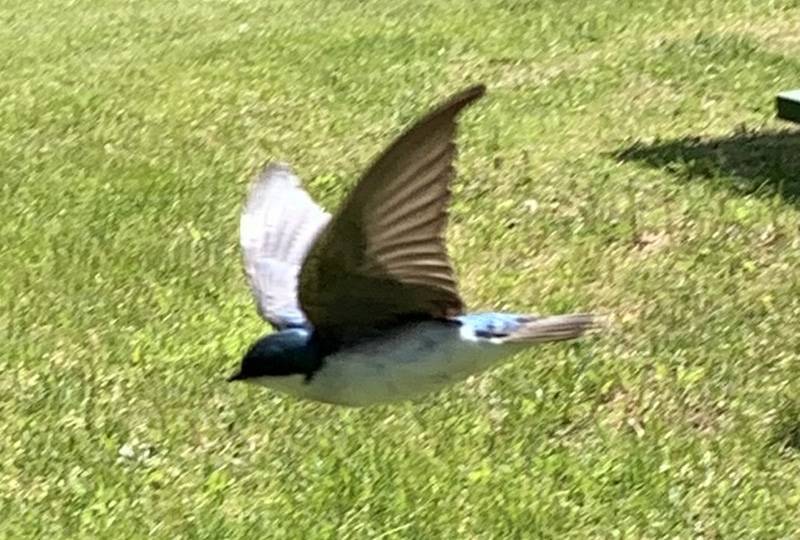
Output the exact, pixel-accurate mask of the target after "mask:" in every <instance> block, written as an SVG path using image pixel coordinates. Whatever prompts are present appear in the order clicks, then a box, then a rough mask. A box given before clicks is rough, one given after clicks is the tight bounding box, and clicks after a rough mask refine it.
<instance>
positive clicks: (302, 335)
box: [228, 328, 321, 382]
mask: <svg viewBox="0 0 800 540" xmlns="http://www.w3.org/2000/svg"><path fill="white" fill-rule="evenodd" d="M320 362H321V359H320V357H319V355H318V353H317V348H316V347H315V346H314V344H313V342H312V340H311V335H310V333H309V332H308V331H307V330H305V329H299V328H293V329H289V330H282V331H280V332H275V333H273V334H268V335H266V336H264V337H262V338H260V339H258V340H257V341H256V342H255V343H253V344H252V345H251V346H250V348H249V349H248V350H247V352H246V353H245V355H244V357H243V358H242V362H241V364H240V366H239V371H237V372H236V373H234V374H233V375H231V376H230V377H228V381H248V382H257V381H263V379H264V378H272V377H287V376H291V375H298V374H300V375H305V376H310V375H311V374H312V373H313V372H314V370H315V369H317V367H319V365H320Z"/></svg>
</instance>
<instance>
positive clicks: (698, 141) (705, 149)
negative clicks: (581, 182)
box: [613, 129, 800, 204]
mask: <svg viewBox="0 0 800 540" xmlns="http://www.w3.org/2000/svg"><path fill="white" fill-rule="evenodd" d="M613 156H614V157H615V158H617V159H619V160H621V161H641V162H644V163H646V164H647V165H649V166H651V167H658V168H661V169H665V170H667V171H669V172H671V173H672V174H675V175H676V176H679V177H681V178H684V179H686V180H696V179H720V180H722V181H724V182H725V183H726V184H728V185H729V187H731V188H732V189H734V190H736V191H739V192H741V193H755V194H758V195H764V196H770V195H773V194H776V193H777V194H780V195H781V196H782V197H783V198H784V199H785V200H787V201H789V202H792V203H794V204H800V131H797V130H796V129H795V130H792V129H786V130H780V131H766V132H742V133H735V134H733V135H729V136H725V137H717V138H712V139H703V138H700V137H687V138H682V139H675V140H672V141H656V142H655V143H652V144H643V143H635V144H634V145H632V146H630V147H628V148H624V149H621V150H619V151H617V152H615V153H613Z"/></svg>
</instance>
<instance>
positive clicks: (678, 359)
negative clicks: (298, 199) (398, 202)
mask: <svg viewBox="0 0 800 540" xmlns="http://www.w3.org/2000/svg"><path fill="white" fill-rule="evenodd" d="M583 4H585V7H581V6H582V5H583ZM798 20H800V3H798V2H797V0H783V1H781V0H770V1H763V2H751V1H746V0H724V1H723V0H714V1H708V2H693V1H690V0H667V1H665V0H657V1H656V0H653V1H650V0H645V1H639V2H632V1H620V0H615V1H610V0H595V1H592V2H573V3H565V2H556V1H554V0H539V1H529V2H502V1H499V0H493V1H490V0H476V1H475V2H466V1H462V2H459V1H456V0H443V1H440V2H439V1H437V2H411V1H389V0H380V1H377V0H376V1H372V2H354V1H334V2H299V1H298V2H290V1H283V2H279V1H270V2H266V1H264V2H253V1H247V2H225V3H223V2H202V1H193V2H186V1H181V2H176V3H166V2H154V1H141V2H126V1H122V0H108V1H104V2H89V1H85V0H76V1H72V2H69V3H66V2H65V3H62V2H46V1H44V0H34V1H27V0H26V1H20V0H17V1H14V0H3V1H0V51H2V53H3V54H2V55H0V73H2V77H0V156H2V159H0V216H2V219H0V306H2V307H0V370H1V371H2V377H0V396H2V399H1V400H0V417H1V418H2V422H0V486H2V488H0V501H1V502H0V537H5V538H77V537H84V538H137V537H145V536H151V537H156V538H298V539H299V538H378V537H380V538H518V537H525V538H535V537H554V538H588V537H596V538H611V537H622V538H662V537H680V538H697V537H705V538H711V537H722V538H779V537H785V538H786V537H792V536H794V535H795V534H796V532H797V531H798V530H800V513H798V512H797V508H798V507H800V352H798V351H800V332H798V331H797V325H798V320H800V273H799V272H800V270H798V269H799V268H800V208H799V207H798V205H800V157H799V156H800V133H798V131H797V129H796V128H791V127H790V125H789V124H782V123H779V122H777V121H774V120H773V119H772V118H773V115H774V111H773V106H774V104H773V98H774V95H775V93H776V92H777V91H779V90H784V89H787V88H794V87H797V85H798V82H799V81H798V76H800V75H798V74H800V60H798V58H800V41H799V40H798V38H797V21H798ZM476 81H484V82H486V83H487V84H488V85H489V88H490V94H489V96H488V97H487V98H486V99H484V100H483V101H482V102H480V103H479V104H478V105H477V106H475V107H473V108H471V109H470V110H469V112H468V113H467V114H465V116H464V118H463V124H462V129H461V131H460V138H459V140H460V147H461V154H460V158H459V163H458V169H459V178H458V180H457V181H456V184H455V186H454V190H455V200H454V202H453V206H452V223H451V227H450V229H449V238H450V248H451V253H452V255H453V258H454V260H455V263H456V266H457V268H458V272H459V276H460V280H461V284H462V289H463V294H464V296H465V298H466V300H467V302H468V303H469V304H470V305H471V306H472V307H474V308H476V309H486V308H497V309H515V310H524V311H539V312H560V311H567V310H582V309H593V310H598V311H603V312H607V313H610V314H611V315H612V320H613V325H612V329H611V330H610V331H609V332H607V333H606V334H605V335H603V336H601V337H599V338H593V339H590V340H586V341H584V342H581V343H577V344H572V345H558V346H550V347H547V348H541V349H538V350H533V351H531V352H530V353H529V354H525V355H521V356H520V357H518V358H517V359H515V360H514V361H513V362H510V363H508V364H506V365H505V366H503V367H502V368H499V369H496V370H494V371H492V372H489V373H487V374H485V375H484V376H482V377H479V378H476V379H474V380H471V381H468V382H467V383H465V384H461V385H458V386H455V387H453V388H452V389H451V390H448V391H446V392H444V393H441V394H438V395H434V396H430V397H428V398H426V399H423V400H421V401H419V402H418V403H412V404H403V405H399V406H392V407H379V408H372V409H365V410H349V409H339V408H333V407H329V406H325V405H319V404H313V403H305V402H299V401H296V400H294V399H290V398H284V397H282V396H279V395H276V394H274V393H271V392H269V391H266V390H261V389H258V388H251V387H246V386H243V385H228V384H226V383H225V382H224V378H225V377H226V376H227V375H228V374H229V373H230V372H231V371H232V370H233V369H234V367H235V366H236V364H237V362H238V359H239V357H240V354H241V353H242V351H243V350H244V348H245V347H246V346H247V345H248V344H249V343H250V341H251V340H253V339H254V338H255V337H257V336H259V335H260V334H262V333H264V332H265V331H266V327H265V325H264V324H263V323H262V321H260V320H259V318H258V316H257V315H256V312H255V309H254V308H253V306H252V302H251V299H250V297H249V293H248V290H247V287H246V284H245V281H244V278H243V276H242V272H241V269H240V262H239V253H238V247H237V233H238V211H239V206H240V204H241V202H242V198H243V196H244V193H245V189H246V185H247V182H248V180H249V176H250V174H251V172H252V171H253V170H254V169H255V167H257V166H258V165H259V164H260V163H262V162H264V161H266V160H271V159H283V160H287V161H290V162H292V163H293V164H294V165H295V166H296V168H297V170H298V171H299V173H300V174H301V175H302V177H303V178H304V179H305V180H306V182H307V185H308V186H309V189H310V190H311V191H312V192H313V193H314V195H315V196H316V197H317V198H319V199H320V200H321V201H322V202H323V203H324V204H325V205H327V206H328V207H333V206H335V204H336V203H337V202H338V201H339V200H341V197H342V196H343V194H344V193H345V192H346V190H347V189H348V188H349V187H350V186H352V185H353V182H354V181H355V180H356V178H357V175H358V173H359V171H361V170H363V168H364V167H365V165H366V164H367V163H368V162H369V160H370V159H371V158H372V156H373V155H374V154H375V153H376V152H377V151H379V150H380V149H381V148H382V147H383V146H384V145H385V144H386V143H387V142H388V141H389V140H391V138H392V137H393V136H395V135H396V134H398V133H399V132H400V130H401V129H402V127H404V126H406V125H408V123H409V122H411V121H412V119H414V118H415V117H417V116H418V115H420V114H421V113H422V112H424V111H425V110H427V108H428V107H429V106H430V105H431V104H433V103H435V102H436V101H438V100H440V99H441V98H443V97H445V96H446V95H448V94H450V93H452V92H454V91H456V90H458V89H460V88H462V87H464V86H466V85H467V84H469V83H472V82H476Z"/></svg>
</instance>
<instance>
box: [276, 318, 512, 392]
mask: <svg viewBox="0 0 800 540" xmlns="http://www.w3.org/2000/svg"><path fill="white" fill-rule="evenodd" d="M460 331H461V329H460V328H459V327H458V326H456V325H445V324H442V323H438V322H424V323H419V324H416V325H413V326H409V327H407V328H406V329H405V330H403V331H402V332H399V333H397V334H395V335H393V336H391V337H388V338H386V339H381V340H379V341H373V342H369V343H366V344H363V345H360V346H358V347H356V348H353V349H349V350H347V351H346V352H343V353H338V354H334V355H331V356H329V357H328V358H326V359H325V364H324V366H323V367H322V368H321V369H320V370H319V371H317V372H316V373H315V374H314V375H313V377H312V379H311V381H308V382H305V381H302V380H301V378H297V379H296V380H295V381H293V382H292V383H290V386H291V387H290V388H284V390H286V391H289V392H290V393H292V394H295V395H300V396H301V397H305V398H308V399H315V400H318V401H325V402H329V403H338V404H343V405H354V406H362V405H371V404H375V403H385V402H389V401H398V400H406V399H411V398H415V397H418V396H421V395H424V394H428V393H431V392H435V391H437V390H440V389H442V388H444V387H445V386H448V385H450V384H452V383H455V382H458V381H461V380H463V379H465V378H467V377H468V376H470V375H472V374H475V373H478V372H480V371H483V370H484V369H486V368H488V367H490V366H491V365H492V364H495V363H496V362H497V361H498V360H500V359H501V358H503V357H506V356H508V355H509V354H511V353H513V352H514V351H515V350H516V347H509V346H508V345H501V344H499V343H492V342H490V341H489V340H473V339H464V337H465V336H463V335H462V334H461V332H460ZM467 337H468V336H467ZM298 384H299V386H298ZM273 386H275V385H273Z"/></svg>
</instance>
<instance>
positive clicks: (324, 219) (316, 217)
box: [239, 164, 330, 328]
mask: <svg viewBox="0 0 800 540" xmlns="http://www.w3.org/2000/svg"><path fill="white" fill-rule="evenodd" d="M329 220H330V214H328V213H327V212H325V211H324V210H322V209H321V208H320V207H319V206H318V205H317V204H316V203H315V202H314V201H313V200H312V199H311V197H310V196H309V195H308V193H306V191H305V190H303V188H302V187H301V185H300V181H299V179H298V178H297V176H295V174H294V173H293V172H292V170H291V169H290V168H289V167H287V166H286V165H283V164H272V165H269V166H268V167H266V168H265V169H264V170H263V171H262V172H261V173H260V174H259V175H258V176H257V177H256V179H255V181H254V182H253V184H252V185H251V187H250V192H249V194H248V197H247V201H246V202H245V206H244V210H243V211H242V216H241V220H240V222H239V242H240V244H241V248H242V256H243V259H244V270H245V274H246V275H247V279H248V281H249V283H250V289H251V290H252V293H253V297H254V298H255V301H256V306H257V308H258V312H259V314H260V315H261V316H262V317H263V318H264V319H266V320H267V321H269V322H270V323H271V324H272V325H273V326H275V327H276V328H284V327H287V326H293V325H302V324H305V323H306V321H307V319H306V316H305V314H304V313H303V311H302V309H301V308H300V304H299V301H298V299H297V276H298V274H299V272H300V267H301V265H302V264H303V260H304V259H305V257H306V254H307V253H308V250H309V249H310V247H311V245H312V244H313V243H314V241H315V240H316V238H317V236H318V235H319V233H320V231H321V230H322V229H323V228H325V226H326V225H327V223H328V221H329Z"/></svg>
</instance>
